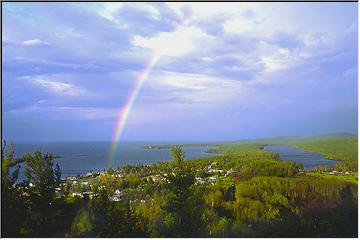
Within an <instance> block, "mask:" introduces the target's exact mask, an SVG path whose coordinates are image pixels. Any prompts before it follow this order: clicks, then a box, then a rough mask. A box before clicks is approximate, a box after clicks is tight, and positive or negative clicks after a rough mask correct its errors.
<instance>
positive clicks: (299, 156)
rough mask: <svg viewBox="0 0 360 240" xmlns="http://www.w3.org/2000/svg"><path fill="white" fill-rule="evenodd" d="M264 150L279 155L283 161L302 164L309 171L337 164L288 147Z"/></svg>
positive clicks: (316, 155)
mask: <svg viewBox="0 0 360 240" xmlns="http://www.w3.org/2000/svg"><path fill="white" fill-rule="evenodd" d="M264 150H267V151H271V152H273V153H277V154H279V155H280V158H281V160H283V161H293V162H298V163H302V164H303V165H304V168H305V169H306V170H311V169H313V168H314V167H316V166H319V165H321V166H333V165H335V164H336V163H337V162H338V161H335V160H328V159H326V158H325V157H324V156H323V155H321V154H317V153H312V152H306V151H304V150H301V149H298V148H295V147H290V146H265V147H264Z"/></svg>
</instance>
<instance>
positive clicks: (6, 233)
mask: <svg viewBox="0 0 360 240" xmlns="http://www.w3.org/2000/svg"><path fill="white" fill-rule="evenodd" d="M6 147H7V146H6V142H5V141H4V142H3V145H2V149H1V150H2V151H1V193H2V194H1V196H2V199H1V213H2V214H1V215H2V221H1V234H2V236H3V237H19V236H20V234H19V231H20V227H21V225H22V222H23V219H24V216H23V215H24V205H23V204H22V201H21V199H20V191H19V188H18V186H17V185H16V181H17V179H18V175H19V169H20V166H19V165H17V166H16V167H15V170H12V169H11V164H13V163H14V162H15V158H14V144H11V150H8V149H7V148H6Z"/></svg>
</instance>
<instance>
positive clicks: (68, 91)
mask: <svg viewBox="0 0 360 240" xmlns="http://www.w3.org/2000/svg"><path fill="white" fill-rule="evenodd" d="M22 79H24V80H27V81H28V82H30V83H31V84H32V85H34V86H37V87H41V88H44V89H46V90H47V91H49V92H52V93H55V94H58V95H68V96H79V95H83V94H84V90H82V89H80V88H79V87H77V86H75V85H73V84H70V83H65V82H59V81H53V80H51V76H25V77H22Z"/></svg>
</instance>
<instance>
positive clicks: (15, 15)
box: [2, 3, 358, 141]
mask: <svg viewBox="0 0 360 240" xmlns="http://www.w3.org/2000/svg"><path fill="white" fill-rule="evenodd" d="M2 13H3V16H2V19H3V22H2V26H3V33H2V47H3V55H2V60H3V66H2V68H3V82H2V83H3V89H2V99H3V106H2V107H3V108H2V113H3V114H2V120H3V138H5V139H7V140H14V141H44V140H61V141H65V140H111V138H112V136H113V134H114V131H115V126H116V122H117V118H118V115H119V111H120V110H121V109H122V108H123V107H124V105H125V104H126V101H127V99H128V97H129V96H130V94H131V93H132V92H133V90H134V87H135V86H136V84H135V83H136V79H137V78H138V77H139V75H140V74H141V72H143V70H144V69H145V67H146V65H147V63H148V62H149V59H151V58H152V56H153V55H154V54H157V55H158V56H160V57H159V59H158V61H157V62H156V63H155V65H154V67H153V68H152V69H149V70H150V74H149V75H148V77H147V78H146V80H145V83H144V85H143V87H142V88H141V91H140V92H139V94H138V96H137V98H136V99H135V102H134V105H133V107H132V108H131V110H130V114H129V117H128V119H127V121H126V124H125V128H124V131H123V133H122V135H121V138H120V139H121V140H159V141H160V140H199V141H214V140H235V139H245V138H256V137H267V136H281V135H316V134H322V133H330V132H357V71H358V70H357V50H358V49H357V40H358V39H357V35H358V24H357V22H358V21H357V3H251V4H250V3H190V4H189V3H171V4H167V3H149V4H144V3H126V4H122V3H3V4H2Z"/></svg>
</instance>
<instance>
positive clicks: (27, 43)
mask: <svg viewBox="0 0 360 240" xmlns="http://www.w3.org/2000/svg"><path fill="white" fill-rule="evenodd" d="M21 44H22V45H25V46H36V45H49V43H47V42H44V41H41V40H40V39H37V38H34V39H29V40H25V41H22V42H21Z"/></svg>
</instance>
